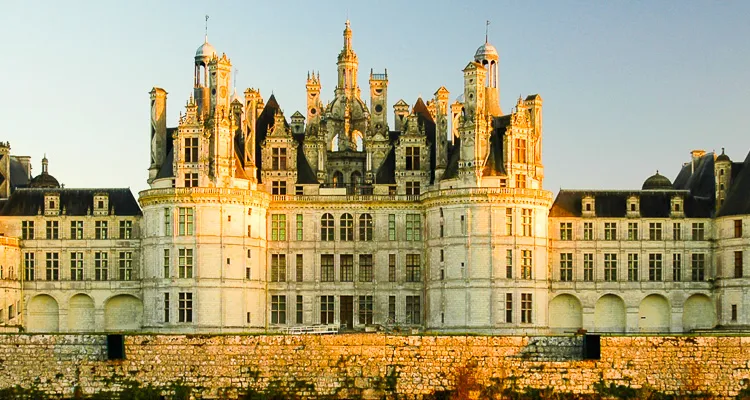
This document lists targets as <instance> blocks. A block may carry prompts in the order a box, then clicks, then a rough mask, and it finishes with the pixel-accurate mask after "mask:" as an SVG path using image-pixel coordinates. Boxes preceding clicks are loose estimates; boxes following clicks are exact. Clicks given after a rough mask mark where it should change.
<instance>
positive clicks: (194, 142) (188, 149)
mask: <svg viewBox="0 0 750 400" xmlns="http://www.w3.org/2000/svg"><path fill="white" fill-rule="evenodd" d="M185 162H186V163H197V162H198V138H185Z"/></svg>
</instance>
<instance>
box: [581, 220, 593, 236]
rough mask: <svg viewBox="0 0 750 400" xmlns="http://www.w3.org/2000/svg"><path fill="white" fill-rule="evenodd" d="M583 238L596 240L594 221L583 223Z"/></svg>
mask: <svg viewBox="0 0 750 400" xmlns="http://www.w3.org/2000/svg"><path fill="white" fill-rule="evenodd" d="M583 240H594V223H593V222H584V223H583Z"/></svg>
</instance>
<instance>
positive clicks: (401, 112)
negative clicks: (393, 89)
mask: <svg viewBox="0 0 750 400" xmlns="http://www.w3.org/2000/svg"><path fill="white" fill-rule="evenodd" d="M393 114H394V121H395V122H396V130H397V131H399V132H401V131H402V130H403V129H404V125H405V123H406V117H407V116H408V115H409V104H407V103H406V102H405V101H404V99H401V100H399V101H397V102H396V104H394V105H393Z"/></svg>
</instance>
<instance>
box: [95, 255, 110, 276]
mask: <svg viewBox="0 0 750 400" xmlns="http://www.w3.org/2000/svg"><path fill="white" fill-rule="evenodd" d="M108 275H109V264H108V260H107V252H106V251H97V252H95V253H94V279H95V280H97V281H106V280H107V279H109V276H108Z"/></svg>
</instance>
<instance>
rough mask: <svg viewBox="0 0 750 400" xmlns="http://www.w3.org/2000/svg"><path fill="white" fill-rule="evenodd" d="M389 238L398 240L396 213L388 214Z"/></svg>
mask: <svg viewBox="0 0 750 400" xmlns="http://www.w3.org/2000/svg"><path fill="white" fill-rule="evenodd" d="M388 240H396V214H388Z"/></svg>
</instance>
